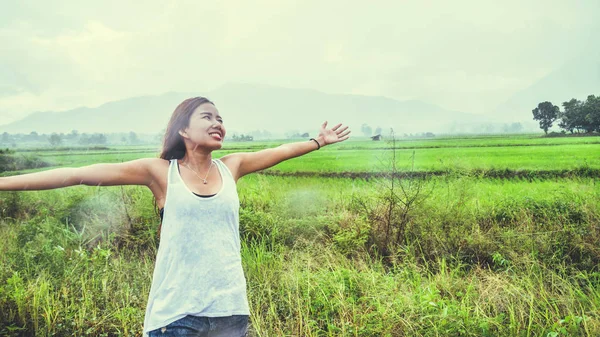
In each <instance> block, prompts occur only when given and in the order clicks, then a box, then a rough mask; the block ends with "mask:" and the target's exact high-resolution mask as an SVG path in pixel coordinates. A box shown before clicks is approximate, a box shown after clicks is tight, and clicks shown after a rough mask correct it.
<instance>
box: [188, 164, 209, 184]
mask: <svg viewBox="0 0 600 337" xmlns="http://www.w3.org/2000/svg"><path fill="white" fill-rule="evenodd" d="M183 165H185V167H187V168H188V169H189V170H190V171H192V172H194V174H195V175H196V177H198V178H200V175H199V174H198V172H196V171H194V170H193V169H192V168H191V167H189V165H188V164H187V163H183ZM212 166H213V162H212V160H211V161H210V166H209V167H208V171H206V175H205V176H204V178H200V179H201V180H202V182H203V183H204V185H206V184H207V183H208V180H206V178H207V177H208V173H209V172H210V169H211V168H212Z"/></svg>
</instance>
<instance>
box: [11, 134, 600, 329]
mask: <svg viewBox="0 0 600 337" xmlns="http://www.w3.org/2000/svg"><path fill="white" fill-rule="evenodd" d="M590 138H591V139H592V140H590ZM444 142H447V144H442V143H444ZM590 142H592V143H590ZM593 142H594V140H593V137H588V138H587V139H584V138H576V139H575V138H571V139H568V138H563V139H558V138H557V139H546V138H543V139H542V138H531V137H520V138H519V137H515V138H510V139H508V138H506V139H504V138H503V139H492V138H485V139H475V138H470V139H463V140H453V139H447V140H445V141H438V140H436V141H421V142H411V143H399V144H396V145H395V146H394V148H398V149H400V148H401V147H404V150H399V152H398V160H397V163H398V164H399V165H398V166H397V168H398V171H400V172H399V173H404V172H405V171H406V170H410V169H412V168H414V169H415V170H422V172H423V171H425V172H431V171H436V170H441V171H444V174H442V175H439V176H433V175H432V176H431V177H429V178H427V179H417V178H415V176H410V175H398V176H394V175H392V177H396V178H397V179H395V180H392V179H390V178H391V177H390V176H388V177H387V180H384V179H385V177H384V176H378V178H377V179H374V178H372V177H370V176H368V177H366V178H365V179H363V178H360V177H359V178H355V179H352V178H343V177H341V176H340V177H316V176H310V175H309V176H306V177H302V176H289V177H278V176H267V175H251V176H247V177H244V178H243V179H241V180H240V182H239V183H238V186H239V196H240V203H241V209H240V232H241V235H242V251H241V255H242V260H243V266H244V270H245V275H246V278H247V280H248V295H249V301H250V306H251V320H252V335H254V336H527V335H529V336H595V335H600V317H599V316H598V315H597V312H598V309H599V308H600V288H599V286H600V273H599V272H598V265H600V253H599V251H598V248H597V247H600V241H599V240H600V226H599V224H600V208H599V207H598V205H599V204H600V189H599V185H598V183H597V181H596V180H597V170H598V168H600V166H598V161H597V160H596V159H594V158H595V157H594V154H595V152H594V150H595V149H596V148H597V146H598V145H597V144H595V143H593ZM373 143H374V142H373ZM461 144H462V145H465V144H466V145H468V146H462V145H461ZM494 144H496V145H502V146H496V145H494ZM518 144H521V145H522V144H529V145H523V146H518ZM342 145H344V146H348V147H347V148H346V149H340V150H332V149H330V148H325V149H324V150H325V151H321V152H316V153H313V154H314V156H313V154H311V155H309V156H305V157H303V158H302V161H300V160H298V161H296V162H295V163H296V164H293V162H294V161H290V162H291V163H292V164H290V166H288V169H289V170H290V171H291V172H296V171H303V170H302V169H300V168H302V167H304V168H309V169H310V170H314V171H319V170H320V171H321V172H323V171H327V170H331V172H336V171H335V170H338V172H339V171H340V170H341V169H342V170H346V169H347V170H355V169H356V170H363V172H367V171H368V170H372V169H373V168H374V167H375V166H374V164H373V162H374V161H375V159H376V158H377V157H376V153H375V154H374V152H377V151H381V152H384V151H386V150H384V149H383V147H382V145H377V144H375V145H372V144H371V142H369V143H367V142H357V143H354V144H352V143H348V144H346V143H344V144H342ZM515 145H517V146H515ZM532 145H535V146H532ZM257 146H258V145H257ZM260 146H264V145H260ZM371 146H373V147H371ZM386 146H387V145H386ZM407 146H408V147H409V148H410V147H416V149H415V150H414V152H413V149H407V148H406V147H407ZM433 146H444V147H441V148H435V147H433ZM469 146H472V147H469ZM449 147H456V149H450V148H449ZM253 149H258V147H257V148H253ZM533 149H534V150H535V151H533V152H532V150H533ZM521 150H522V152H520V151H521ZM128 151H129V150H128ZM421 151H422V152H421ZM426 151H433V152H426ZM471 151H472V152H471ZM578 151H579V152H578ZM123 152H127V151H123ZM58 153H59V152H58V151H57V152H48V153H46V154H52V155H53V156H54V155H56V156H55V157H50V156H48V157H45V159H48V158H53V159H56V158H63V157H65V158H63V159H62V160H64V162H62V163H63V164H65V163H68V160H72V162H71V163H78V165H84V164H88V163H91V162H94V161H101V160H100V159H102V158H109V159H110V158H112V159H111V160H114V161H120V160H121V159H122V158H123V157H122V156H131V157H135V156H138V157H139V156H140V155H144V152H139V149H131V150H130V151H129V152H127V153H122V154H121V155H116V154H113V153H111V151H110V150H107V151H102V152H100V151H97V153H95V152H94V151H91V152H90V151H88V153H87V154H86V153H85V151H81V153H78V152H76V151H74V153H75V154H74V155H73V157H72V158H71V157H69V156H60V155H58ZM61 153H62V154H64V151H62V152H61ZM148 153H150V152H145V155H147V154H148ZM426 153H428V154H426ZM532 153H534V154H532ZM557 153H565V154H566V153H568V154H569V155H572V157H570V158H568V159H567V160H568V161H570V162H571V163H570V164H569V165H566V164H560V158H556V154H557ZM578 153H579V154H580V155H579V156H578V155H577V154H578ZM584 153H586V155H584ZM590 153H591V154H590ZM483 154H485V155H483ZM519 154H522V156H521V155H519ZM438 155H439V157H436V156H438ZM119 156H121V157H119ZM413 156H414V157H413ZM514 156H517V157H518V158H517V159H515V160H514V161H511V160H509V159H511V158H512V157H514ZM528 157H535V158H536V159H535V160H538V162H537V163H538V164H536V163H533V162H527V158H528ZM563 157H569V156H567V155H564V156H563ZM73 158H75V159H73ZM336 158H337V159H336ZM412 158H414V161H412V160H413V159H412ZM465 158H471V159H470V161H469V160H464V159H465ZM584 158H589V159H588V160H584ZM554 159H556V161H555V160H554ZM406 161H412V162H411V163H409V164H407V165H404V164H405V162H406ZM365 162H370V163H369V164H368V165H367V164H366V163H365ZM519 163H521V164H519ZM540 163H541V164H540ZM294 165H296V166H294ZM303 165H306V166H303ZM345 165H347V167H349V168H347V167H346V166H345ZM403 165H404V166H403ZM519 165H521V166H519ZM561 165H562V166H561ZM523 168H526V169H523ZM548 168H550V169H556V170H562V169H565V170H579V171H577V172H576V173H573V172H572V174H571V173H568V172H567V173H565V174H564V175H562V173H561V175H546V173H545V171H544V170H548ZM310 170H308V171H310ZM304 171H306V170H304ZM569 172H570V171H569ZM392 181H394V184H395V185H394V187H395V188H398V189H400V190H399V191H398V190H396V192H395V193H391V192H390V188H391V186H390V183H391V182H392ZM396 183H398V184H396ZM411 184H412V185H411ZM418 184H421V185H418ZM411 186H412V187H411ZM415 186H420V187H418V188H419V189H420V191H421V192H419V194H418V195H419V198H418V202H412V203H410V205H411V206H410V207H409V208H404V206H405V204H406V203H408V202H407V201H409V200H411V199H410V196H411V195H413V196H414V193H411V191H412V192H415V191H417V187H415ZM402 188H404V189H405V192H402ZM425 192H426V193H425ZM390 196H394V198H391V197H390ZM407 197H408V198H407ZM394 203H395V204H394ZM389 205H392V206H394V207H392V212H391V216H389V217H387V218H386V216H387V214H390V213H387V212H386V210H389V209H390V208H388V207H386V206H389ZM0 212H1V213H0V216H1V218H0V335H8V336H19V335H40V336H50V335H58V336H72V335H76V336H83V335H90V336H137V335H140V333H141V329H142V322H143V316H144V309H145V305H146V299H147V294H148V292H149V287H150V279H151V275H152V269H153V268H152V267H153V264H154V256H155V254H156V249H155V248H156V227H157V225H158V217H157V215H156V214H155V211H154V209H153V205H152V196H151V194H150V193H149V191H148V190H147V189H144V188H142V187H123V188H120V187H104V188H102V189H99V188H89V187H73V188H68V189H62V190H52V191H40V192H2V193H0ZM388 220H389V222H386V221H388ZM386 223H387V224H390V225H391V227H389V228H391V229H392V231H391V233H393V234H394V236H393V238H394V240H392V239H389V240H388V242H387V255H386V254H382V253H381V252H382V250H380V249H379V248H374V247H378V246H377V244H376V240H378V239H379V240H383V236H382V233H381V231H385V229H386V227H385V226H384V224H386ZM397 233H401V235H400V238H401V239H400V240H397V241H395V237H396V236H395V235H397ZM95 238H99V239H98V240H96V239H95ZM381 242H383V241H381Z"/></svg>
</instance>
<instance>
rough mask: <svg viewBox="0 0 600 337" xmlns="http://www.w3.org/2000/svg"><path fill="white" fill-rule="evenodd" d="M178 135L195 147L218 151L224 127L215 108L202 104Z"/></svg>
mask: <svg viewBox="0 0 600 337" xmlns="http://www.w3.org/2000/svg"><path fill="white" fill-rule="evenodd" d="M179 134H180V135H181V136H182V137H183V138H184V139H187V140H189V141H191V142H192V143H194V144H195V145H198V146H202V147H206V148H209V149H213V150H214V149H217V150H218V149H220V148H221V146H222V145H223V139H224V138H225V126H224V125H223V119H222V118H221V116H220V115H219V111H218V110H217V108H216V107H215V106H214V105H212V104H210V103H204V104H201V105H200V106H198V107H197V108H196V110H194V112H193V113H192V115H191V116H190V121H189V125H188V127H187V128H185V129H183V130H181V131H180V132H179Z"/></svg>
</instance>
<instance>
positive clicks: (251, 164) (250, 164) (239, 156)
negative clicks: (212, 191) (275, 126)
mask: <svg viewBox="0 0 600 337" xmlns="http://www.w3.org/2000/svg"><path fill="white" fill-rule="evenodd" d="M349 135H350V130H348V127H347V126H342V124H338V125H336V126H334V127H332V128H331V129H327V122H325V123H323V125H321V129H320V130H319V135H318V136H317V137H316V138H314V139H315V140H309V141H305V142H296V143H289V144H283V145H280V146H278V147H275V148H272V149H266V150H261V151H257V152H240V153H232V154H229V155H227V156H224V157H223V158H221V160H222V161H223V162H224V163H225V164H226V165H227V166H228V167H229V168H230V169H231V171H232V173H233V175H234V178H235V180H237V179H239V178H241V177H243V176H245V175H246V174H249V173H252V172H256V171H260V170H264V169H266V168H269V167H271V166H274V165H277V164H279V163H281V162H282V161H284V160H287V159H291V158H295V157H299V156H301V155H304V154H307V153H309V152H311V151H314V150H317V149H319V148H320V147H323V146H326V145H329V144H334V143H338V142H342V141H344V140H346V139H348V137H350V136H349ZM317 143H318V144H317Z"/></svg>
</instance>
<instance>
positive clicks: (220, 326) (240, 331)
mask: <svg viewBox="0 0 600 337" xmlns="http://www.w3.org/2000/svg"><path fill="white" fill-rule="evenodd" d="M247 335H248V316H246V315H234V316H226V317H200V316H192V315H187V316H185V317H183V318H181V319H179V320H177V321H175V322H173V323H171V324H169V325H167V326H166V327H163V328H159V329H156V330H152V331H150V332H148V336H149V337H182V336H185V337H244V336H247Z"/></svg>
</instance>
